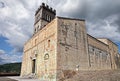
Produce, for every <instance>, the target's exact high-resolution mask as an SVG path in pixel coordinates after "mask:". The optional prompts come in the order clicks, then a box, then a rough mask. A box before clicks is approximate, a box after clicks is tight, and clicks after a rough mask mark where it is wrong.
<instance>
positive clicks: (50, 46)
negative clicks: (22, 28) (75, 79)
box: [21, 19, 57, 80]
mask: <svg viewBox="0 0 120 81" xmlns="http://www.w3.org/2000/svg"><path fill="white" fill-rule="evenodd" d="M56 49H57V22H56V19H55V20H53V21H52V22H51V23H49V24H48V25H47V26H46V27H44V28H43V29H42V30H40V31H39V32H38V33H36V34H35V35H34V36H33V37H32V38H31V39H30V40H29V41H28V42H27V43H26V44H25V46H24V55H23V61H22V70H21V76H29V75H31V74H32V67H33V60H36V62H35V74H36V77H38V78H40V79H43V80H48V79H53V80H55V79H56V67H57V62H56V60H57V59H56V51H57V50H56Z"/></svg>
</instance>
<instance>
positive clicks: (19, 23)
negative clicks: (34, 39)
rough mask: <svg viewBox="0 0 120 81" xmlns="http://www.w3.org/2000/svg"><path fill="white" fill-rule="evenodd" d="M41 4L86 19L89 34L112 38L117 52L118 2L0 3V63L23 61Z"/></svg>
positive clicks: (31, 0) (38, 0)
mask: <svg viewBox="0 0 120 81" xmlns="http://www.w3.org/2000/svg"><path fill="white" fill-rule="evenodd" d="M42 2H45V3H47V4H48V5H50V6H51V7H53V8H55V9H56V10H57V16H64V17H72V18H80V19H85V20H86V27H87V32H88V33H89V34H90V35H92V36H95V37H99V38H101V37H102V38H103V37H106V38H109V39H111V40H112V41H114V42H115V43H116V44H117V45H118V46H119V51H120V0H0V64H3V63H8V62H20V61H21V60H22V54H23V45H24V43H25V42H26V41H27V40H28V39H29V38H30V37H31V36H32V34H33V24H34V13H35V11H36V10H37V8H38V7H39V6H40V4H41V3H42Z"/></svg>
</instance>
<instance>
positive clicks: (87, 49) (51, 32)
mask: <svg viewBox="0 0 120 81" xmlns="http://www.w3.org/2000/svg"><path fill="white" fill-rule="evenodd" d="M41 13H43V12H41ZM36 15H37V14H36ZM39 22H41V23H43V24H44V23H45V22H42V21H39ZM39 24H40V23H37V24H36V25H39ZM35 27H36V26H35ZM117 56H118V48H117V46H116V45H115V44H114V43H113V42H112V41H110V40H108V39H96V38H94V37H92V36H90V35H88V34H87V31H86V27H85V21H84V20H80V19H73V18H63V17H56V18H55V19H54V20H52V21H51V22H50V23H48V24H47V25H46V26H45V27H43V28H42V29H40V30H39V31H37V32H36V33H35V34H34V35H33V36H32V37H31V39H30V40H28V41H27V42H26V44H25V45H24V55H23V62H22V69H21V76H30V75H35V77H37V78H39V79H41V80H49V81H64V80H65V81H67V80H66V79H69V78H72V77H73V76H76V74H77V73H78V72H79V71H80V70H81V71H84V70H85V71H86V70H108V69H109V70H110V69H117V65H116V63H117V62H116V57H117ZM68 81H69V80H68ZM74 81H79V80H74Z"/></svg>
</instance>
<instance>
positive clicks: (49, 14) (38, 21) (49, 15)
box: [34, 3, 56, 34]
mask: <svg viewBox="0 0 120 81" xmlns="http://www.w3.org/2000/svg"><path fill="white" fill-rule="evenodd" d="M55 16H56V10H55V9H53V8H52V7H49V6H48V5H47V4H45V3H42V4H41V6H40V7H39V8H38V9H37V11H36V12H35V23H34V34H35V33H37V32H38V31H39V30H40V29H42V28H43V27H45V26H46V25H47V24H48V23H49V22H51V21H52V20H53V19H54V18H55Z"/></svg>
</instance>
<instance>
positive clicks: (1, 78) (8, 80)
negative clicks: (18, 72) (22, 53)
mask: <svg viewBox="0 0 120 81" xmlns="http://www.w3.org/2000/svg"><path fill="white" fill-rule="evenodd" d="M0 81H17V80H15V79H10V78H7V77H0Z"/></svg>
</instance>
